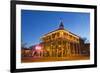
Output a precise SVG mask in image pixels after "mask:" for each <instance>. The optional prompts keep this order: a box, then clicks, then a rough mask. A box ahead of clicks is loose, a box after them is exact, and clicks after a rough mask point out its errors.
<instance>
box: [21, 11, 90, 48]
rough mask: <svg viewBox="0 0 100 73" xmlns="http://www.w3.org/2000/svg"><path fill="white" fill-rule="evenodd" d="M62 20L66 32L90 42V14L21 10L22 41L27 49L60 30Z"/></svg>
mask: <svg viewBox="0 0 100 73" xmlns="http://www.w3.org/2000/svg"><path fill="white" fill-rule="evenodd" d="M61 20H62V21H63V24H64V27H65V29H66V30H69V31H70V32H72V33H74V34H76V35H78V36H80V37H82V38H84V37H85V38H86V39H87V40H90V14H89V13H80V12H79V13H78V12H55V11H36V10H21V40H22V41H23V43H27V47H29V46H31V45H35V44H38V43H39V42H40V38H41V37H42V36H43V35H44V34H46V33H48V32H51V31H53V30H56V29H58V27H59V24H60V21H61Z"/></svg>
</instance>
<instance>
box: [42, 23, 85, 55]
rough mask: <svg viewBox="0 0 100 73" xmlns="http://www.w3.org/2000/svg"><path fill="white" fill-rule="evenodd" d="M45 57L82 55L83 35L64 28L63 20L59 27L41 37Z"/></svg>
mask: <svg viewBox="0 0 100 73" xmlns="http://www.w3.org/2000/svg"><path fill="white" fill-rule="evenodd" d="M41 40H42V42H41V43H42V49H43V50H44V52H43V55H42V56H43V57H67V56H78V55H81V52H82V48H83V47H84V41H83V40H82V39H81V37H79V36H77V35H75V34H73V33H71V32H70V31H68V30H66V29H65V28H64V25H63V22H61V23H60V25H59V28H58V29H56V30H54V31H52V32H49V33H47V34H45V35H44V36H42V37H41Z"/></svg>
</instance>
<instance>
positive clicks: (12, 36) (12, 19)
mask: <svg viewBox="0 0 100 73" xmlns="http://www.w3.org/2000/svg"><path fill="white" fill-rule="evenodd" d="M17 4H21V5H42V6H54V7H73V8H87V9H94V48H95V49H94V64H88V65H73V66H59V67H43V68H42V67H41V68H25V69H16V5H17ZM10 5H11V6H10V7H11V9H10V10H11V11H10V15H11V16H10V24H11V26H10V28H11V29H10V48H11V50H10V52H11V53H10V57H11V59H10V71H11V72H29V71H45V70H62V69H79V68H91V67H97V6H96V5H81V4H64V3H49V2H34V1H11V3H10Z"/></svg>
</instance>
